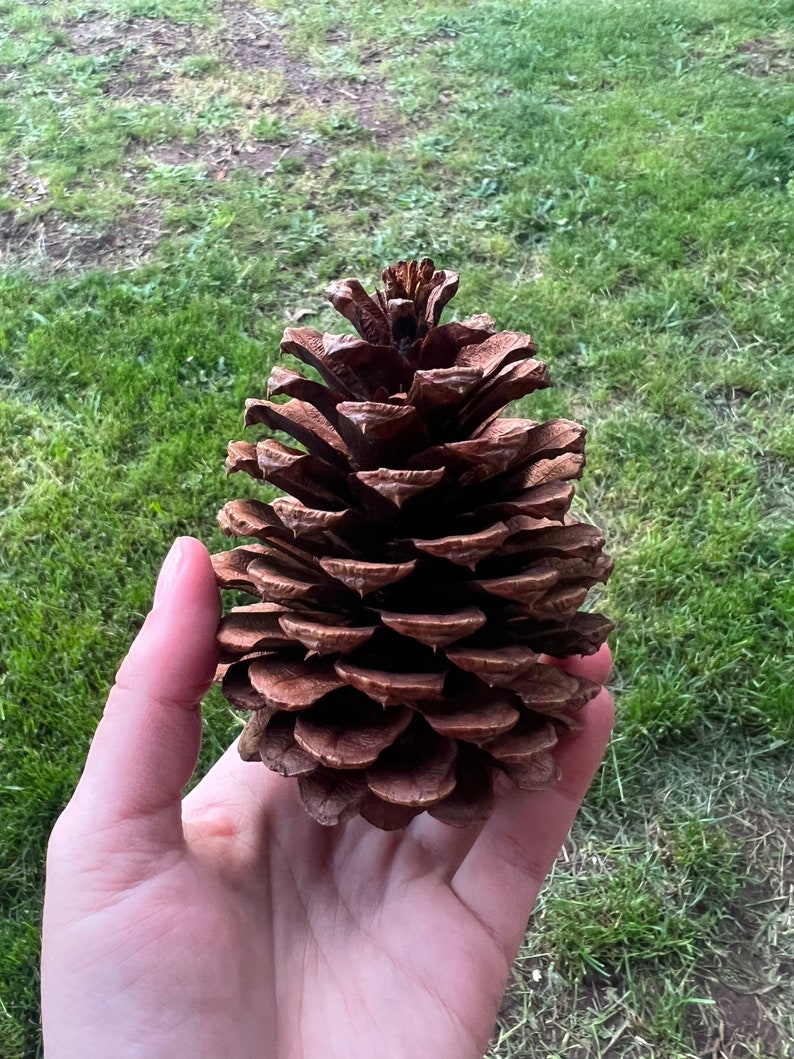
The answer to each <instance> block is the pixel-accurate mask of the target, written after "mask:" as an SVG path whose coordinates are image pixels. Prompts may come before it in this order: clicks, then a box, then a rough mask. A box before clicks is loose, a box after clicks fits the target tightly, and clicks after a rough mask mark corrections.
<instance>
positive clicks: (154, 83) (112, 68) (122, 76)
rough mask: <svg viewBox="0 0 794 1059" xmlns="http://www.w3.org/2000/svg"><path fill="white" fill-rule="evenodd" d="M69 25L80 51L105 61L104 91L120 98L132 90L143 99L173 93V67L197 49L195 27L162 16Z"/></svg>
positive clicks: (80, 53)
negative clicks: (105, 78)
mask: <svg viewBox="0 0 794 1059" xmlns="http://www.w3.org/2000/svg"><path fill="white" fill-rule="evenodd" d="M65 29H66V30H67V32H68V34H69V36H70V38H71V41H72V46H73V49H74V51H75V52H76V53H77V54H78V55H88V56H92V57H94V58H97V59H102V60H104V62H105V63H106V64H107V70H108V78H107V81H106V82H105V85H104V87H103V91H104V92H105V93H106V94H107V95H111V96H115V97H119V98H124V97H126V96H128V95H130V94H134V95H136V96H137V97H140V98H141V99H166V98H168V97H169V96H170V93H171V83H170V82H171V77H172V73H173V71H174V69H175V68H176V67H177V66H178V65H179V63H180V62H181V60H183V59H184V58H186V57H187V56H189V55H191V54H194V50H195V31H194V30H193V28H192V27H191V26H186V25H176V24H174V23H172V22H169V21H167V20H166V19H162V18H153V19H145V20H142V21H135V22H116V21H114V20H112V19H109V18H99V19H90V20H87V21H84V22H76V23H72V24H69V25H68V26H66V27H65ZM111 57H113V58H112V59H111Z"/></svg>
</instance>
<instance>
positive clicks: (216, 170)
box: [0, 0, 794, 1059]
mask: <svg viewBox="0 0 794 1059" xmlns="http://www.w3.org/2000/svg"><path fill="white" fill-rule="evenodd" d="M792 16H794V4H792V3H791V2H790V0H778V2H766V3H763V4H762V3H760V2H750V0H670V2H668V0H662V2H658V3H657V2H653V3H651V2H647V0H624V2H623V3H612V2H609V0H594V2H593V3H590V4H587V5H581V4H579V3H576V2H574V0H558V2H554V3H551V2H537V3H534V4H532V5H529V4H526V3H520V2H518V0H498V2H497V0H492V2H482V3H478V4H477V5H470V4H468V3H463V2H460V3H456V2H454V0H447V2H442V0H430V2H429V3H427V4H424V5H422V6H421V8H418V9H416V10H415V11H411V10H410V9H407V8H406V7H405V5H404V4H397V3H396V2H395V0H383V2H382V3H380V4H379V5H377V8H376V9H374V8H373V7H372V5H371V4H364V3H360V2H358V0H354V2H353V3H349V4H346V5H344V7H343V6H342V5H340V4H338V3H335V2H331V0H324V2H318V3H316V4H311V5H307V6H306V7H305V9H303V8H302V7H301V5H298V4H297V3H294V2H292V0H287V2H280V3H278V4H276V3H275V2H273V3H262V4H256V3H253V2H245V0H226V2H224V3H222V4H220V3H209V2H205V0H96V2H92V3H91V4H90V5H87V4H85V3H82V2H77V0H59V2H57V3H52V4H47V5H39V4H33V3H30V4H27V3H18V2H16V0H14V2H12V0H5V2H2V3H0V17H2V19H3V21H4V25H5V26H6V27H7V33H6V34H5V36H4V37H3V38H2V39H0V64H2V66H3V71H4V78H3V80H2V81H0V245H2V249H3V250H4V252H5V259H4V272H3V275H2V277H0V436H2V440H3V445H2V449H1V450H0V509H1V510H2V512H3V520H2V524H0V576H1V577H2V579H3V581H4V583H6V584H7V591H6V592H4V593H3V594H2V596H0V635H2V642H3V645H4V655H5V659H4V661H5V666H4V673H3V675H2V677H0V681H1V682H2V683H0V696H1V698H0V708H1V709H2V719H3V726H2V730H1V732H0V739H1V740H2V753H3V764H4V775H5V777H6V780H5V784H4V786H3V789H2V793H3V803H2V816H1V817H0V819H1V820H2V824H0V836H1V837H0V850H1V851H2V852H0V894H1V895H2V902H3V916H4V918H3V921H2V926H0V935H1V936H0V954H1V955H0V1059H19V1057H28V1056H30V1057H33V1056H36V1055H38V1054H39V1041H38V1034H37V1030H36V1022H37V1006H36V1005H37V1001H36V981H35V975H36V972H35V966H36V961H37V946H38V940H37V923H38V918H39V902H40V892H41V885H42V860H43V851H44V847H45V843H46V836H47V833H48V830H49V828H50V826H51V824H52V822H53V820H54V818H55V816H56V815H57V813H58V811H59V809H60V808H61V806H62V805H63V804H64V802H65V801H66V799H67V798H68V797H69V794H70V791H71V790H72V788H73V785H74V782H75V779H76V776H77V774H78V771H79V768H80V765H81V762H82V760H83V758H84V755H85V750H86V747H87V745H88V741H89V739H90V736H91V732H92V730H93V726H94V724H95V722H96V719H97V717H98V716H99V713H100V711H101V707H102V702H103V696H104V693H105V690H106V688H107V685H108V684H109V682H110V681H111V680H112V677H113V674H114V672H115V668H116V665H117V662H118V660H119V658H120V657H121V655H122V654H123V653H124V650H125V649H126V646H127V644H128V643H129V640H130V638H131V637H132V635H133V634H134V631H135V629H136V628H137V626H138V625H139V623H140V621H141V619H142V616H143V614H144V613H145V611H146V609H147V607H148V602H149V598H150V595H151V589H152V586H153V581H154V577H155V573H156V569H157V566H158V564H159V561H160V559H161V558H162V556H163V554H164V552H165V551H166V549H167V546H168V543H169V542H170V540H171V538H172V537H173V536H174V534H176V533H182V532H189V533H194V534H197V535H198V536H200V537H202V538H203V539H204V540H206V541H207V543H208V544H209V545H210V546H214V547H221V546H223V538H221V536H220V534H219V533H218V531H217V530H216V529H215V528H214V513H215V510H216V509H217V507H219V506H220V504H221V503H222V502H224V501H225V500H226V499H228V498H230V497H231V496H233V495H239V494H240V491H241V490H242V489H243V488H245V485H244V484H243V483H240V482H238V481H237V480H236V479H232V480H231V481H230V482H227V481H226V480H225V478H224V476H223V471H222V466H223V458H224V450H225V443H226V441H227V440H228V439H229V438H232V437H237V436H240V430H241V427H240V420H241V410H242V405H243V401H244V398H245V397H246V396H252V395H256V394H261V393H262V392H263V390H264V385H265V380H266V378H267V375H268V373H269V368H270V365H271V364H272V362H273V360H274V358H275V355H276V351H277V349H278V340H279V337H280V334H281V330H282V328H283V327H284V326H285V324H287V323H288V322H289V315H288V314H292V313H295V312H296V311H297V310H309V311H310V313H311V315H309V316H306V317H305V318H304V320H303V322H304V323H310V324H312V325H313V326H318V327H321V328H324V327H331V326H334V327H335V326H337V325H336V323H335V322H333V324H332V315H333V314H332V313H331V312H330V310H329V309H328V307H327V306H326V305H325V304H324V302H323V299H322V297H321V295H320V291H321V290H322V288H323V286H324V285H325V284H326V283H327V282H328V281H329V280H330V279H332V278H335V277H337V276H340V275H349V274H354V273H355V274H359V275H361V276H362V277H364V278H365V279H366V280H368V281H370V282H371V281H373V280H374V279H375V278H376V277H377V275H378V273H379V271H380V269H381V268H382V267H383V265H384V264H386V263H388V262H390V261H392V260H396V259H398V258H400V257H405V256H409V255H416V254H420V255H421V254H425V253H429V254H431V255H432V256H434V257H435V259H436V261H437V263H438V264H439V265H441V266H444V267H453V268H458V269H460V271H461V272H462V275H463V282H462V287H461V291H460V294H459V296H458V298H457V299H456V306H455V311H456V313H457V314H458V315H459V316H464V315H466V314H467V313H469V312H473V311H480V310H484V309H487V310H488V311H490V312H491V313H492V314H493V315H494V317H495V318H496V320H497V323H498V324H499V325H500V326H501V327H504V328H510V329H514V330H521V329H524V330H528V331H531V332H532V333H533V334H534V335H535V337H536V339H537V341H538V344H539V346H540V348H541V351H542V355H543V356H544V358H545V359H546V360H547V361H548V362H549V364H550V367H551V370H552V374H553V377H554V379H555V382H556V384H557V387H556V389H555V390H553V391H547V392H544V393H543V394H541V395H539V397H537V398H533V400H532V401H531V402H528V403H527V406H526V409H525V410H526V412H527V414H530V415H532V417H533V418H539V417H541V416H544V415H549V416H550V415H557V414H562V415H568V416H570V417H572V418H580V419H581V420H582V421H584V422H585V423H586V424H587V425H588V428H589V431H590V437H589V449H588V452H589V457H588V470H587V474H586V477H585V479H584V482H583V483H582V487H581V489H580V499H579V506H580V510H581V511H582V512H583V513H584V514H585V515H586V516H587V517H588V518H590V519H592V520H593V521H595V522H597V523H598V524H599V525H602V526H604V527H605V528H606V531H607V535H608V538H609V541H610V546H611V551H612V552H613V554H614V555H615V557H616V560H617V567H616V572H615V574H614V577H613V579H612V581H611V582H610V585H609V588H608V591H607V593H606V599H605V600H603V601H599V602H600V605H603V607H604V609H605V610H607V611H608V613H609V614H610V615H612V616H613V617H614V618H615V619H616V620H617V622H618V628H617V631H616V634H615V637H614V648H615V653H616V670H615V675H614V684H615V691H616V693H617V696H618V705H619V727H618V731H617V734H616V737H615V740H614V743H613V746H612V750H611V752H610V755H609V756H608V759H607V762H606V765H605V767H604V769H603V770H602V773H601V774H600V777H599V780H598V781H597V784H596V786H595V788H594V791H593V793H592V795H591V797H590V799H589V802H588V808H587V810H586V812H585V814H584V816H583V817H582V820H581V821H580V823H579V825H578V827H577V830H576V832H575V834H574V839H573V844H572V845H570V846H569V847H568V848H567V852H566V855H565V856H564V857H563V858H562V859H561V861H560V862H559V864H558V867H557V869H556V871H555V875H554V878H553V880H552V883H551V884H550V886H549V887H548V889H547V890H546V893H545V896H544V898H543V901H542V903H541V906H540V908H539V910H538V914H537V916H536V918H535V919H534V921H533V926H532V930H531V933H530V935H529V936H528V941H527V947H526V949H525V950H524V951H523V952H522V956H521V958H520V960H519V963H518V966H517V977H516V982H515V984H514V986H512V987H511V990H510V992H509V994H508V997H507V998H506V1002H505V1007H504V1010H503V1015H502V1019H501V1021H500V1027H499V1031H498V1033H497V1036H496V1037H495V1038H494V1043H493V1047H492V1051H491V1053H489V1054H490V1055H492V1056H493V1057H494V1059H496V1057H498V1059H509V1057H512V1056H522V1057H524V1056H538V1057H540V1056H544V1057H545V1056H550V1055H560V1056H566V1057H568V1056H585V1055H602V1054H603V1055H604V1056H615V1057H622V1056H635V1055H636V1056H647V1055H654V1056H659V1057H665V1059H666V1057H669V1059H678V1057H686V1056H693V1055H697V1054H700V1053H703V1052H704V1051H705V1050H707V1049H708V1048H710V1047H711V1046H712V1045H713V1042H714V1040H715V1038H714V1032H715V1031H716V1030H718V1029H719V1027H720V1026H722V1027H723V1031H724V1033H725V1036H724V1038H722V1048H723V1053H724V1054H725V1055H728V1056H736V1057H740V1056H741V1057H743V1056H748V1057H749V1056H777V1055H787V1054H790V1050H791V1044H792V1041H793V1040H794V1026H792V1023H791V1011H792V1009H794V994H793V993H792V987H791V973H790V970H791V967H792V966H794V937H792V932H791V925H790V924H791V911H790V906H789V907H788V909H787V905H786V899H787V894H788V890H787V889H786V885H785V879H786V877H787V876H786V874H785V873H786V872H790V856H791V851H790V846H789V847H787V845H786V842H787V839H786V835H787V833H788V831H790V829H791V826H792V817H791V809H790V804H791V797H792V794H794V782H792V773H791V766H790V763H789V762H790V749H791V745H792V737H793V736H794V705H793V704H792V694H791V690H790V685H791V676H790V669H791V665H790V660H791V657H792V647H793V646H794V644H793V642H792V640H793V638H792V633H791V614H792V611H794V579H793V578H792V565H793V564H792V560H793V559H794V499H793V497H792V478H791V465H792V460H794V431H793V430H792V422H794V416H793V415H792V413H793V412H794V398H792V395H793V394H794V356H793V355H792V354H794V349H793V348H792V340H791V319H792V315H793V314H792V310H793V309H794V305H793V304H792V293H791V292H792V289H794V287H793V286H792V275H791V271H792V269H791V256H790V252H789V247H790V245H791V237H792V228H793V225H792V221H793V220H794V194H792V187H794V184H792V183H791V173H792V169H794V113H792V107H791V85H790V75H789V74H788V73H787V71H790V69H791V56H792V53H794V23H793V22H792ZM257 42H258V43H257ZM235 727H236V720H235V718H234V716H233V715H232V713H231V712H230V711H229V710H228V709H227V708H226V705H225V704H224V703H223V702H222V700H221V699H220V698H219V696H217V695H215V694H212V695H211V696H210V698H209V700H208V705H207V711H206V739H205V746H204V750H203V752H202V763H201V768H202V769H206V767H208V765H209V764H210V763H211V761H212V760H213V758H214V757H215V756H217V754H218V753H219V751H220V748H221V747H222V746H223V745H224V744H225V743H226V742H227V741H228V739H229V738H230V737H231V734H232V733H233V731H234V730H235ZM787 755H788V757H787ZM787 849H788V852H786V850H787ZM786 857H788V858H789V859H788V860H786ZM788 900H789V901H790V894H788ZM787 916H788V918H787ZM747 996H751V997H757V998H758V1003H759V1004H760V1005H761V1009H762V1010H763V1012H764V1013H765V1021H766V1025H767V1028H765V1027H763V1026H759V1025H756V1024H755V1023H753V1019H752V1017H751V1015H750V1014H749V1013H748V1010H749V1009H748V1008H747V1005H746V1004H744V1006H742V1004H740V1003H739V1000H737V997H739V998H741V997H747ZM768 1027H771V1029H769V1028H768ZM577 1049H578V1050H577ZM713 1054H716V1053H713Z"/></svg>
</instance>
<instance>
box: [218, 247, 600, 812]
mask: <svg viewBox="0 0 794 1059" xmlns="http://www.w3.org/2000/svg"><path fill="white" fill-rule="evenodd" d="M383 280H384V289H383V290H379V291H377V292H376V293H375V294H374V295H373V296H371V297H370V296H369V295H368V294H367V293H366V292H365V291H364V289H363V287H362V286H361V284H360V283H359V282H358V281H357V280H354V279H348V280H342V281H339V282H338V283H336V284H334V285H333V286H332V287H331V288H330V289H329V291H328V295H329V297H330V300H331V301H332V303H333V304H334V306H335V307H336V308H337V309H338V310H339V311H340V312H341V313H342V314H343V315H344V316H345V317H347V319H348V320H350V321H351V322H352V324H353V325H354V326H355V328H356V330H357V331H358V334H359V336H360V337H357V336H350V335H342V336H339V335H328V334H326V335H321V334H319V333H318V332H316V331H313V330H311V329H309V328H288V329H287V331H286V332H285V334H284V339H283V342H282V351H283V352H285V353H290V354H292V355H294V356H295V357H297V358H298V359H300V360H302V361H303V362H304V363H306V364H309V365H311V367H312V368H314V369H315V370H316V372H317V373H318V374H319V376H320V378H321V379H322V380H323V383H324V385H323V383H320V382H316V381H313V380H310V379H307V378H305V377H304V376H302V375H301V374H299V373H298V372H296V371H292V370H289V369H286V368H284V367H281V366H279V367H277V368H275V369H274V371H273V373H272V375H271V379H270V383H269V393H268V399H267V400H251V401H249V402H247V409H246V423H247V424H252V425H253V424H265V425H266V426H267V427H269V428H270V429H271V430H275V431H280V432H282V433H283V434H286V435H288V436H289V437H291V438H292V439H293V441H294V442H296V443H297V444H291V445H287V444H283V443H282V442H280V441H277V440H275V439H273V438H266V439H264V440H262V441H259V442H257V443H250V442H233V443H231V445H230V446H229V456H228V460H227V468H228V470H229V472H234V471H244V472H245V473H247V474H249V475H251V476H252V477H254V478H259V479H262V480H266V481H268V482H270V483H272V484H273V485H276V486H277V487H279V488H280V489H282V490H283V491H284V492H285V493H287V494H289V496H286V497H282V498H280V499H278V500H276V501H274V502H273V503H272V504H265V503H261V502H259V501H256V500H237V501H232V502H231V503H229V504H227V505H226V506H225V507H224V508H223V509H222V511H221V512H220V514H219V522H220V525H221V528H222V529H223V530H224V532H225V533H227V534H229V535H231V536H235V537H248V538H253V539H254V543H248V544H243V545H241V546H240V547H237V548H234V549H233V550H232V551H229V552H224V553H221V554H218V555H216V556H214V557H213V563H214V566H215V571H216V574H217V577H218V581H219V584H220V585H221V586H222V587H224V588H230V589H238V590H240V589H241V590H243V591H245V592H247V593H249V594H250V595H251V596H253V597H255V598H257V599H258V600H259V602H257V603H254V604H253V605H250V606H245V607H237V608H234V609H233V610H232V611H231V612H230V613H229V614H227V615H226V616H225V617H224V618H223V619H222V621H221V625H220V629H219V634H218V636H219V644H220V650H221V662H222V666H221V669H220V673H221V675H222V690H223V693H224V695H225V696H226V698H227V699H228V700H229V701H230V702H231V703H232V704H233V705H234V706H236V707H239V708H240V709H243V710H250V711H252V713H251V717H250V719H249V720H248V722H247V725H246V728H245V730H244V732H243V734H242V737H241V740H240V753H241V754H242V756H243V757H244V758H246V759H247V760H261V761H264V763H265V764H266V765H267V766H268V767H270V768H271V769H274V770H275V771H277V772H280V773H281V774H283V775H285V776H296V777H297V778H298V785H299V788H300V793H301V796H302V798H303V802H304V804H305V806H306V808H307V810H308V811H309V813H310V814H311V815H312V816H313V817H314V818H315V819H316V820H318V821H319V822H320V823H323V824H336V823H340V822H343V821H345V820H348V819H350V818H351V817H353V816H355V815H357V814H360V815H361V816H363V817H364V818H365V819H367V820H369V821H370V822H371V823H373V824H375V825H376V826H377V827H380V828H384V829H387V830H388V829H393V828H400V827H404V826H406V825H407V824H408V823H409V822H410V821H411V819H413V817H414V816H416V815H417V814H419V813H421V812H423V811H425V810H426V811H427V812H429V813H430V814H431V815H432V816H434V817H436V818H437V819H439V820H442V821H444V822H446V823H449V824H454V825H457V826H467V825H469V824H471V823H474V822H477V821H481V820H484V819H486V818H487V816H488V815H489V814H490V812H491V809H492V805H493V776H494V773H495V771H496V770H501V771H502V772H504V773H506V774H507V776H508V777H510V779H512V780H513V782H514V783H515V784H516V785H517V786H518V787H520V788H523V789H534V788H538V787H545V786H548V785H550V784H553V783H555V782H556V780H557V767H556V764H555V760H554V755H553V750H554V746H555V744H556V742H557V739H558V737H559V735H560V733H562V732H564V731H565V730H567V729H569V728H573V727H575V720H574V717H573V714H574V713H575V711H576V710H577V709H578V708H579V707H581V706H582V705H583V704H584V703H585V702H587V700H588V699H590V698H591V697H592V696H593V695H595V694H596V693H597V691H598V690H599V689H598V687H597V686H596V685H594V684H593V683H591V682H590V681H588V680H585V679H583V678H580V677H574V676H570V675H568V674H566V673H563V672H561V671H560V670H558V669H556V668H554V667H552V666H549V665H544V664H542V663H541V662H540V661H539V655H540V654H541V653H542V652H548V653H550V654H552V655H557V656H563V655H567V654H572V653H577V654H590V653H592V652H594V651H595V650H597V649H598V647H599V646H600V645H601V644H602V643H603V641H604V639H605V638H606V635H607V634H608V632H609V631H610V629H611V627H612V626H611V625H610V623H609V622H608V621H607V620H606V619H605V618H603V617H602V616H601V615H597V614H590V613H585V612H581V611H580V610H579V608H580V607H581V605H582V604H583V602H584V599H585V597H586V595H587V592H588V589H589V588H590V587H591V586H592V585H594V584H595V583H596V582H599V581H600V582H605V581H606V579H607V577H608V576H609V573H610V571H611V567H612V563H611V560H610V559H609V558H608V557H607V556H606V555H605V554H604V552H603V546H604V538H603V535H602V534H601V532H600V531H599V530H597V529H596V528H595V527H593V526H589V525H585V524H583V523H580V522H579V521H578V520H577V519H575V518H574V517H573V516H571V514H570V510H569V509H570V504H571V499H572V497H573V487H572V486H571V485H570V484H569V483H570V481H571V480H572V479H575V478H579V477H580V476H581V474H582V469H583V466H584V439H585V430H584V428H583V427H581V426H579V425H578V424H576V423H571V422H568V421H567V420H554V421H551V422H546V423H533V422H530V421H527V420H521V419H511V418H507V417H503V416H501V414H500V413H501V412H502V410H503V408H504V407H505V405H507V404H508V403H509V402H511V401H514V400H516V399H518V398H521V397H524V396H526V395H528V394H530V393H532V392H533V391H534V390H536V389H539V388H542V387H546V386H548V385H550V381H549V377H548V372H547V369H546V366H545V365H544V364H542V363H540V362H539V361H537V360H535V359H534V354H535V346H534V343H533V341H532V339H531V338H530V337H529V336H527V335H523V334H517V333H512V332H502V333H495V329H494V325H493V321H492V320H491V319H490V317H488V316H484V315H482V316H477V317H474V318H472V319H470V320H468V321H466V322H464V323H449V324H439V318H440V314H441V311H442V309H443V308H444V306H445V305H446V303H447V302H448V301H449V299H450V298H451V297H452V295H453V294H454V293H455V291H456V290H457V287H458V276H457V275H456V274H455V273H452V272H446V271H437V270H436V269H435V267H434V265H433V263H432V261H429V260H428V259H425V260H423V261H421V262H416V261H410V262H400V263H399V264H397V265H393V266H391V267H389V268H387V269H386V270H385V272H384V273H383ZM272 397H287V398H289V399H288V400H287V402H286V403H276V402H273V401H272V400H270V398H272Z"/></svg>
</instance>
